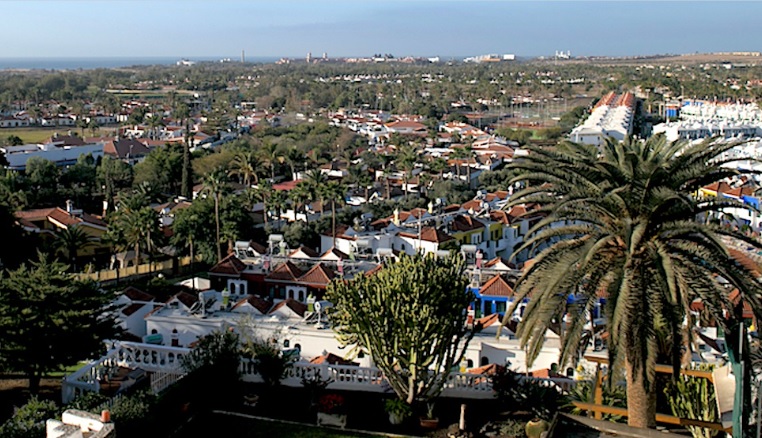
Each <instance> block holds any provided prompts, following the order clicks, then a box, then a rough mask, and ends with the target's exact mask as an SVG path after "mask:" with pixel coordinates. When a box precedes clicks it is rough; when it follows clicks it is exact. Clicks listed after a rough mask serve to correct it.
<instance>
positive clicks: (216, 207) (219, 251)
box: [214, 193, 222, 263]
mask: <svg viewBox="0 0 762 438" xmlns="http://www.w3.org/2000/svg"><path fill="white" fill-rule="evenodd" d="M214 221H215V224H216V226H217V262H218V263H219V262H221V261H222V249H221V248H220V195H219V193H215V194H214Z"/></svg>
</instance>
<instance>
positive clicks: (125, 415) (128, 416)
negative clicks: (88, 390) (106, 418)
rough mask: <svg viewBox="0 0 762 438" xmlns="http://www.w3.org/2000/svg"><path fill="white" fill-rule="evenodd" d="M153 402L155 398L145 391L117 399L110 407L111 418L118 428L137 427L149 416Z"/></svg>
mask: <svg viewBox="0 0 762 438" xmlns="http://www.w3.org/2000/svg"><path fill="white" fill-rule="evenodd" d="M155 402H156V399H155V397H154V396H153V395H151V394H149V393H147V392H145V391H141V392H137V393H135V394H133V395H129V396H125V397H119V398H117V399H115V400H114V404H113V405H111V408H110V410H111V418H112V419H113V420H114V423H116V424H118V425H119V426H125V425H127V426H137V425H138V424H140V423H141V421H143V420H145V419H146V418H147V417H148V416H149V414H150V412H151V408H153V406H154V404H155ZM136 429H137V427H136Z"/></svg>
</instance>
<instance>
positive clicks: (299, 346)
mask: <svg viewBox="0 0 762 438" xmlns="http://www.w3.org/2000/svg"><path fill="white" fill-rule="evenodd" d="M294 348H295V349H296V350H297V351H302V346H301V345H300V344H294Z"/></svg>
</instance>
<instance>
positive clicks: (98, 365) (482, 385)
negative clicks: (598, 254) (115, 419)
mask: <svg viewBox="0 0 762 438" xmlns="http://www.w3.org/2000/svg"><path fill="white" fill-rule="evenodd" d="M189 352H190V349H188V348H180V347H167V346H163V345H152V344H141V343H136V342H117V343H115V344H114V345H113V348H111V349H110V350H109V351H108V353H107V354H106V355H105V356H104V357H102V358H101V359H99V360H98V361H92V362H90V363H89V364H88V365H86V366H84V367H83V368H81V369H79V370H77V372H75V373H74V374H71V375H70V376H68V377H66V378H65V379H64V382H63V385H62V386H63V388H62V399H63V402H64V403H68V402H70V401H71V400H73V399H74V398H75V397H76V396H77V395H79V394H81V393H83V392H86V391H96V392H97V391H98V390H99V389H100V384H99V381H100V380H101V379H102V378H103V377H104V376H107V375H109V373H111V372H113V371H115V370H116V369H117V368H118V367H126V368H141V369H143V370H144V371H148V372H151V373H153V374H152V376H151V388H152V390H153V391H154V392H155V393H157V392H160V391H163V390H164V389H166V388H167V387H169V386H171V385H172V384H174V383H175V382H177V381H178V380H180V379H181V378H182V377H183V376H184V375H185V372H184V370H183V369H182V366H181V359H182V357H183V356H185V355H187V354H188V353H189ZM255 364H256V362H255V360H252V359H247V358H242V359H241V362H240V365H239V372H240V373H241V378H242V380H243V381H244V382H251V383H260V382H262V377H261V376H260V375H259V374H258V373H257V372H256V366H255ZM317 378H320V379H322V380H324V381H330V382H331V383H330V384H329V386H330V387H331V388H333V389H341V390H347V391H366V392H379V393H384V392H390V391H391V388H390V386H389V383H388V382H387V380H386V378H384V375H383V373H382V372H381V370H379V369H378V368H370V367H358V366H351V365H330V364H327V363H324V364H320V365H315V364H311V363H305V362H296V363H293V364H292V366H290V367H289V368H287V370H286V373H285V375H284V377H283V379H282V380H281V384H283V385H285V386H290V387H299V386H301V385H302V379H308V380H311V379H317ZM522 379H533V380H537V381H540V382H542V384H544V385H547V386H553V387H556V388H558V389H559V390H561V391H563V392H568V391H569V390H570V389H571V388H572V387H573V386H574V385H575V384H577V383H578V382H576V381H574V380H568V379H556V378H550V379H538V378H533V377H524V376H522ZM441 395H442V396H443V397H459V398H478V399H483V398H492V397H494V392H493V391H492V383H491V381H490V378H489V376H487V375H482V374H467V373H450V374H449V375H448V376H447V377H446V378H445V382H444V384H443V388H442V393H441Z"/></svg>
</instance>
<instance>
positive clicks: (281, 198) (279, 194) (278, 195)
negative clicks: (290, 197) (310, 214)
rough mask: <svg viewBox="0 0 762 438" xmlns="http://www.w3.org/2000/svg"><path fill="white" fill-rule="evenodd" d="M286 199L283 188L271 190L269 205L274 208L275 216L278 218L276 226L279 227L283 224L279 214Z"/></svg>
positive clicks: (284, 206) (283, 207)
mask: <svg viewBox="0 0 762 438" xmlns="http://www.w3.org/2000/svg"><path fill="white" fill-rule="evenodd" d="M286 201H287V198H286V192H284V191H283V190H273V191H272V194H271V195H270V205H271V206H272V209H273V210H275V217H276V218H277V220H278V228H281V227H282V225H283V221H282V220H281V214H283V210H284V209H285V208H286Z"/></svg>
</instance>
